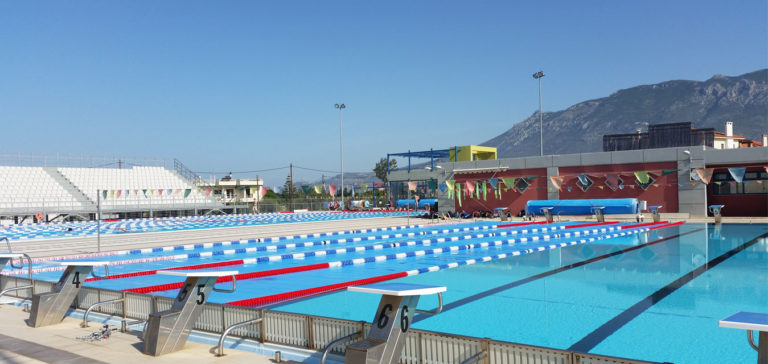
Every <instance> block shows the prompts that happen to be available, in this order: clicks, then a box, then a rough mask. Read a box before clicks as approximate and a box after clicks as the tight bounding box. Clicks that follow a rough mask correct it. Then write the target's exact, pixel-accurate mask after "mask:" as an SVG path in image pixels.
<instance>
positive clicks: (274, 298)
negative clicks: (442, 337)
mask: <svg viewBox="0 0 768 364" xmlns="http://www.w3.org/2000/svg"><path fill="white" fill-rule="evenodd" d="M407 276H408V273H406V272H399V273H392V274H387V275H383V276H377V277H371V278H363V279H358V280H354V281H348V282H342V283H335V284H329V285H326V286H320V287H313V288H307V289H301V290H298V291H292V292H285V293H278V294H273V295H269V296H262V297H255V298H248V299H244V300H239V301H232V302H227V303H226V304H227V305H234V306H251V307H260V306H266V305H270V304H275V303H278V302H283V301H289V300H293V299H297V298H302V297H307V296H314V295H318V294H324V293H331V292H336V291H340V290H343V289H345V288H347V287H349V286H362V285H366V284H372V283H377V282H381V281H388V280H391V279H397V278H403V277H407Z"/></svg>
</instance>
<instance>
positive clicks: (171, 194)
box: [0, 160, 224, 222]
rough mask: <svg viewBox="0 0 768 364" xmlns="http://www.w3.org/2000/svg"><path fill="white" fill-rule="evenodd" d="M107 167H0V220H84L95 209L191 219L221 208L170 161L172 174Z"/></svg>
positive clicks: (160, 169)
mask: <svg viewBox="0 0 768 364" xmlns="http://www.w3.org/2000/svg"><path fill="white" fill-rule="evenodd" d="M112 164H114V165H115V166H117V168H114V167H72V166H67V167H54V166H43V167H41V166H8V165H5V166H3V165H0V219H10V220H13V221H14V222H22V221H38V220H44V221H50V220H54V219H58V218H62V219H63V218H66V217H67V216H71V215H79V216H80V217H83V218H89V219H90V218H94V217H95V215H96V213H97V210H98V208H99V206H100V207H101V211H102V213H103V214H107V216H109V217H148V216H167V215H180V214H192V213H195V214H197V213H202V212H206V211H209V210H216V209H221V208H223V207H224V205H223V204H222V203H221V202H219V201H217V200H215V199H214V197H213V196H212V195H210V191H206V190H205V189H201V188H199V187H197V186H195V184H194V182H193V180H192V179H191V178H189V177H191V176H192V174H191V172H190V171H189V170H188V169H187V168H186V167H184V165H183V164H181V163H180V162H178V161H176V160H174V163H173V165H174V169H173V170H171V169H168V168H165V167H164V166H142V165H135V164H134V165H131V166H130V167H128V168H124V166H125V165H126V164H125V163H123V162H122V161H118V162H117V163H112ZM67 165H71V163H67Z"/></svg>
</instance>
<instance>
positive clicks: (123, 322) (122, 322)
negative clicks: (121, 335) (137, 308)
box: [120, 318, 149, 332]
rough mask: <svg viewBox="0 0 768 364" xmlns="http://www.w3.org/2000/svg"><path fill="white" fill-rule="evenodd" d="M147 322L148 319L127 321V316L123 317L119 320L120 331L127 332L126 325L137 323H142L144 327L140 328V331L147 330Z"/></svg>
mask: <svg viewBox="0 0 768 364" xmlns="http://www.w3.org/2000/svg"><path fill="white" fill-rule="evenodd" d="M148 323H149V321H148V320H136V321H132V322H128V319H127V318H124V319H122V320H120V332H127V331H128V326H133V325H138V324H144V328H143V329H142V330H141V331H142V332H144V331H147V324H148Z"/></svg>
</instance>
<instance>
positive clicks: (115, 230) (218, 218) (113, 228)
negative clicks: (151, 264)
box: [0, 211, 413, 241]
mask: <svg viewBox="0 0 768 364" xmlns="http://www.w3.org/2000/svg"><path fill="white" fill-rule="evenodd" d="M412 214H413V212H407V211H386V212H380V211H370V212H329V211H321V212H306V213H261V214H240V215H211V216H184V217H167V218H157V219H128V220H120V221H107V222H102V223H101V228H100V232H101V234H104V235H110V234H126V233H144V232H159V231H178V230H196V229H213V228H223V227H238V226H256V225H269V224H282V223H293V222H318V221H334V220H348V219H364V218H374V217H393V216H407V215H412ZM96 230H97V225H96V222H93V221H87V222H63V223H40V224H22V225H0V237H1V236H5V237H7V238H8V239H9V240H11V241H20V240H30V239H57V238H70V237H83V236H94V235H96V233H97V231H96Z"/></svg>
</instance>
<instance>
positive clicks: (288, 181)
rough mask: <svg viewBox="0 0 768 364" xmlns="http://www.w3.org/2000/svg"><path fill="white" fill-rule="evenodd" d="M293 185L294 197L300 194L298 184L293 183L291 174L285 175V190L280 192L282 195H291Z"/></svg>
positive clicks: (286, 196) (285, 196)
mask: <svg viewBox="0 0 768 364" xmlns="http://www.w3.org/2000/svg"><path fill="white" fill-rule="evenodd" d="M291 187H293V197H294V198H296V197H297V196H298V195H299V191H298V190H297V189H296V185H294V184H293V181H291V175H288V176H286V177H285V184H283V190H282V191H281V192H280V195H281V196H282V197H283V198H284V199H288V198H289V197H290V195H291Z"/></svg>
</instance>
